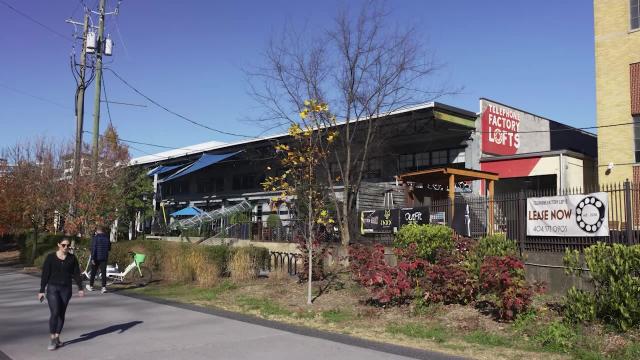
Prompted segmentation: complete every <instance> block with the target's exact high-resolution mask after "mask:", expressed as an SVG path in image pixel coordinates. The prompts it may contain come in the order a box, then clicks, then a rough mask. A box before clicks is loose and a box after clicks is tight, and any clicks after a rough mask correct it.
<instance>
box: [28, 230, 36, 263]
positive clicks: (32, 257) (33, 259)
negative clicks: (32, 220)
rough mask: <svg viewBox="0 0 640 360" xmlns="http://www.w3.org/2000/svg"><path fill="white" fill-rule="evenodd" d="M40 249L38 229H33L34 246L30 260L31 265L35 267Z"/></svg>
mask: <svg viewBox="0 0 640 360" xmlns="http://www.w3.org/2000/svg"><path fill="white" fill-rule="evenodd" d="M37 249H38V228H37V227H34V228H33V246H32V247H31V259H29V265H33V262H34V261H35V260H36V253H37Z"/></svg>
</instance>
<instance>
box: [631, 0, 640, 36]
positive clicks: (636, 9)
mask: <svg viewBox="0 0 640 360" xmlns="http://www.w3.org/2000/svg"><path fill="white" fill-rule="evenodd" d="M629 13H630V19H631V30H634V29H637V28H638V27H640V0H630V2H629Z"/></svg>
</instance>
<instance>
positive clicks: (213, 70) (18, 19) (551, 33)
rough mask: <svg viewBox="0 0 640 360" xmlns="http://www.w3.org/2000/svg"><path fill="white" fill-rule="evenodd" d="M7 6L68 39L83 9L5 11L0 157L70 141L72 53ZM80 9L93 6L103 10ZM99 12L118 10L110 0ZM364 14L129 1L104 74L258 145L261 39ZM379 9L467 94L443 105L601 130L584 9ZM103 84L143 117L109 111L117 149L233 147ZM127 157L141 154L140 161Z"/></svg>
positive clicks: (64, 5) (576, 3) (301, 6)
mask: <svg viewBox="0 0 640 360" xmlns="http://www.w3.org/2000/svg"><path fill="white" fill-rule="evenodd" d="M3 1H4V2H6V3H8V4H10V5H11V6H13V7H15V8H16V9H18V10H20V11H22V12H23V13H26V14H28V15H29V16H31V17H33V18H34V19H36V20H38V21H39V22H41V23H43V24H45V25H46V26H48V27H50V28H52V29H53V30H55V31H56V32H58V33H61V34H63V35H69V36H71V33H72V27H71V25H68V24H65V22H64V20H65V19H67V18H69V17H71V16H72V15H74V16H75V18H76V19H80V18H81V15H82V14H81V9H80V7H79V4H80V0H56V1H46V0H2V1H0V44H2V45H1V48H0V99H1V100H0V129H1V130H0V148H2V147H5V146H9V145H12V144H15V143H16V142H18V141H23V140H26V139H29V138H33V137H36V136H46V137H50V138H53V139H55V140H56V141H66V140H71V139H72V137H73V134H74V131H75V118H74V114H73V97H74V91H75V82H74V80H73V77H72V75H71V72H70V68H69V54H70V52H71V50H72V43H71V41H69V40H65V39H64V38H62V37H60V36H58V35H56V34H53V33H52V32H50V31H48V30H46V29H44V28H42V27H40V26H39V25H37V24H34V23H33V22H31V21H29V20H27V19H25V18H24V17H22V16H20V15H18V14H16V13H15V12H14V11H12V10H10V9H9V8H8V7H7V6H6V5H5V4H3V3H2V2H3ZM84 2H85V3H87V4H88V5H89V6H94V5H95V4H96V3H97V0H84ZM107 3H108V4H109V8H112V7H113V6H114V5H115V3H116V1H115V0H107ZM358 3H359V1H346V0H344V1H334V0H326V1H314V2H311V1H300V0H298V1H285V0H272V1H204V0H199V1H195V0H194V1H153V0H124V1H123V2H122V4H121V6H120V15H119V16H118V17H113V16H112V17H107V32H108V33H109V34H111V37H112V38H113V39H114V41H115V42H116V47H115V50H114V56H113V57H111V58H109V59H107V61H106V62H107V63H109V64H108V66H109V67H111V68H113V69H114V70H116V71H117V72H118V73H119V74H120V75H121V76H123V77H124V78H125V79H126V80H127V81H128V82H130V83H131V84H132V85H134V86H135V87H137V88H138V89H140V90H141V91H142V92H144V93H146V94H147V95H148V96H150V97H151V98H153V99H155V100H156V101H158V102H159V103H161V104H163V105H165V106H166V107H168V108H170V109H172V110H174V111H176V112H178V113H181V114H184V115H186V116H188V117H190V118H192V119H194V120H197V121H199V122H202V123H206V124H207V125H209V126H211V127H214V128H220V129H223V130H226V131H230V132H235V133H243V134H248V135H256V134H257V133H259V132H260V130H259V129H256V126H255V125H254V124H251V123H249V122H246V121H242V120H243V119H246V118H247V116H249V115H251V114H256V113H257V112H259V111H260V108H258V107H257V106H258V105H257V104H256V103H255V101H254V100H253V99H252V98H251V97H250V96H249V95H248V85H247V79H246V76H245V74H244V72H243V68H248V69H251V68H252V67H255V66H259V65H260V64H261V53H262V52H263V50H264V49H265V46H266V44H267V42H268V40H269V38H270V37H271V35H272V34H274V33H278V32H279V31H281V30H282V28H283V24H285V23H287V22H288V23H292V24H293V25H294V26H298V25H301V24H306V26H307V28H308V29H314V28H318V29H320V28H323V27H326V26H327V24H330V22H331V21H332V18H333V16H334V15H335V13H336V10H337V9H338V8H340V7H343V6H345V4H346V5H348V6H354V7H356V8H357V4H358ZM387 7H388V8H389V9H391V10H392V17H391V20H392V21H394V22H395V23H397V24H400V25H413V26H414V27H415V28H416V31H417V32H418V36H419V38H420V39H422V40H423V41H424V44H425V45H426V47H427V48H429V49H430V50H432V51H434V52H435V54H436V59H437V60H438V61H439V62H441V63H444V64H445V65H446V66H445V68H444V69H443V70H442V72H441V73H440V75H439V79H441V80H442V79H444V80H446V81H447V82H448V83H449V84H450V85H452V86H455V87H464V89H463V92H462V93H461V94H457V95H454V96H449V97H446V98H442V99H439V100H438V101H440V102H444V103H446V104H449V105H454V106H459V107H462V108H464V109H467V110H471V111H478V98H480V97H487V98H491V99H494V100H496V101H499V102H502V103H505V104H509V105H512V106H515V107H518V108H521V109H524V110H527V111H530V112H533V113H536V114H539V115H542V116H545V117H548V118H551V119H554V120H557V121H561V122H564V123H567V124H570V125H573V126H578V127H581V126H592V125H594V124H595V81H594V75H595V69H594V50H593V47H594V40H593V5H592V2H591V1H585V0H566V1H549V0H547V1H525V0H495V1H483V2H480V1H472V0H464V1H435V0H429V1H426V0H415V1H409V0H405V1H400V0H397V1H391V0H390V1H387ZM116 24H117V26H116ZM105 86H106V89H107V95H108V98H109V100H111V101H122V102H129V103H136V104H143V105H147V107H146V108H139V107H130V106H122V105H115V104H114V105H111V107H110V108H111V118H112V121H113V124H114V125H115V126H116V128H117V129H118V131H119V133H120V136H121V137H122V138H124V139H130V140H138V141H142V142H149V143H155V144H160V145H166V146H172V147H180V146H188V145H190V144H196V143H201V142H206V141H211V140H219V141H229V142H230V141H236V140H239V139H238V138H234V137H230V136H223V135H219V134H216V133H213V132H210V131H208V130H204V129H202V128H198V127H195V126H193V125H191V124H189V123H187V122H185V121H184V120H181V119H179V118H177V117H175V116H173V115H171V114H168V113H166V112H164V111H163V110H161V109H158V108H156V107H154V106H153V105H152V104H150V103H148V102H147V101H146V100H145V99H143V98H141V97H140V96H139V95H137V94H136V93H134V92H132V91H131V90H130V89H128V88H127V87H125V86H123V84H122V83H120V82H119V80H118V79H117V78H115V77H114V76H113V75H112V74H110V73H108V72H105ZM33 96H35V97H33ZM93 96H94V89H93V87H91V88H90V89H88V91H87V96H86V100H85V101H86V107H87V108H86V113H85V130H89V131H90V130H91V127H92V114H93ZM36 97H37V98H36ZM42 99H44V100H42ZM106 110H107V109H106V107H105V106H104V105H103V106H102V117H101V129H104V128H105V126H106V124H107V123H108V121H109V120H108V116H107V111H106ZM85 141H90V135H88V134H87V135H85ZM135 147H136V148H139V149H141V150H143V151H145V152H159V151H162V149H158V148H153V147H147V146H142V145H135ZM131 153H132V155H133V156H139V155H144V153H143V152H141V151H138V150H134V149H131Z"/></svg>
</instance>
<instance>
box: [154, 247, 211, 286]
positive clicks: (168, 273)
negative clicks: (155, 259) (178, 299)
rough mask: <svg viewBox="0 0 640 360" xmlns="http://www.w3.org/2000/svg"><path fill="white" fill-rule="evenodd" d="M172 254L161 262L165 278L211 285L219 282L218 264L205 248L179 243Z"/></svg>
mask: <svg viewBox="0 0 640 360" xmlns="http://www.w3.org/2000/svg"><path fill="white" fill-rule="evenodd" d="M172 250H173V251H174V253H173V254H172V256H164V261H163V262H162V263H161V265H162V266H161V268H162V273H163V275H164V278H165V279H167V280H169V281H173V282H180V283H195V284H197V285H199V286H204V287H210V286H213V285H215V284H217V283H218V281H219V274H220V269H219V266H218V264H216V263H214V262H212V261H211V260H209V259H208V258H207V254H206V252H205V250H204V249H203V248H201V247H197V246H185V245H179V246H175V247H173V249H172Z"/></svg>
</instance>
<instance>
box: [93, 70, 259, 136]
mask: <svg viewBox="0 0 640 360" xmlns="http://www.w3.org/2000/svg"><path fill="white" fill-rule="evenodd" d="M105 70H109V71H111V73H112V74H113V75H115V76H116V77H117V78H118V79H119V80H120V81H122V82H123V83H124V84H125V85H126V86H127V87H129V88H130V89H131V90H133V91H135V92H136V93H138V95H140V96H142V97H143V98H145V99H147V100H148V101H149V102H151V103H152V104H154V105H155V106H157V107H159V108H161V109H162V110H164V111H166V112H168V113H170V114H172V115H174V116H177V117H179V118H181V119H183V120H185V121H188V122H190V123H191V124H193V125H196V126H199V127H202V128H205V129H207V130H211V131H214V132H217V133H219V134H224V135H230V136H237V137H243V138H248V139H259V138H257V137H255V136H249V135H242V134H236V133H232V132H228V131H224V130H219V129H215V128H212V127H210V126H208V125H205V124H203V123H200V122H197V121H195V120H192V119H190V118H188V117H186V116H184V115H181V114H178V113H177V112H175V111H173V110H170V109H168V108H167V107H165V106H163V105H161V104H160V103H158V102H156V101H155V100H153V99H151V98H150V97H148V96H147V95H145V94H143V93H142V92H141V91H140V90H138V89H136V88H135V87H134V86H133V85H131V84H129V83H128V82H127V81H126V80H125V79H123V78H122V77H121V76H120V75H119V74H118V73H117V72H115V70H113V69H111V68H105Z"/></svg>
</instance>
